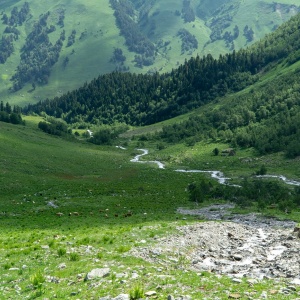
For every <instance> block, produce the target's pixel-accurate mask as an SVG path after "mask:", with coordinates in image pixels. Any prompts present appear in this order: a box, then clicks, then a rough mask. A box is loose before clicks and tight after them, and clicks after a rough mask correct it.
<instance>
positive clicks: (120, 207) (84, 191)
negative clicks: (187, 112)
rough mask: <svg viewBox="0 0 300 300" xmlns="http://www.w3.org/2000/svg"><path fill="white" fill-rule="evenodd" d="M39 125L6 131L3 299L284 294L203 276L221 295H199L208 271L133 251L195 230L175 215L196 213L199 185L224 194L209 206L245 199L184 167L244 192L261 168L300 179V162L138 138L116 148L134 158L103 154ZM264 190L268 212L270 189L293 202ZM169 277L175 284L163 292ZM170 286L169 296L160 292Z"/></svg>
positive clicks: (106, 149) (29, 122)
mask: <svg viewBox="0 0 300 300" xmlns="http://www.w3.org/2000/svg"><path fill="white" fill-rule="evenodd" d="M40 120H41V118H37V117H25V122H26V126H23V125H11V124H6V123H2V122H0V128H1V131H0V139H1V143H0V162H1V166H2V167H1V171H0V178H1V212H0V226H1V238H0V258H1V264H0V277H1V278H2V279H1V280H2V281H1V282H2V283H1V294H0V299H9V298H13V299H20V300H21V299H24V298H28V299H40V298H41V299H42V298H45V297H47V298H50V299H51V298H58V299H68V298H70V297H71V298H72V297H73V296H74V295H78V296H79V295H80V297H81V298H83V299H87V298H93V297H95V295H96V297H97V298H99V297H104V296H107V295H108V294H109V295H112V296H114V297H115V296H117V295H119V294H121V293H128V294H130V293H132V294H133V293H135V292H137V291H138V289H140V290H141V293H144V292H146V291H151V290H156V291H157V295H158V299H167V296H168V295H169V294H173V293H174V291H175V290H176V291H177V293H180V294H189V295H191V296H192V297H193V298H192V299H201V298H202V297H204V296H205V297H215V296H216V295H217V296H219V297H220V298H221V299H222V295H223V294H224V288H228V289H229V288H230V289H232V290H234V291H238V292H239V293H242V294H244V293H245V295H246V294H247V293H249V292H252V293H253V294H254V293H259V292H258V291H257V290H259V291H261V290H265V289H268V290H269V289H276V290H277V289H279V288H280V286H281V284H279V283H278V282H276V281H271V280H261V281H259V282H257V284H255V285H254V286H252V285H250V286H249V285H248V284H247V283H246V281H245V284H242V285H241V283H234V282H233V281H232V280H231V279H229V278H228V277H226V276H218V277H216V276H215V275H213V274H210V273H206V272H203V274H202V273H201V274H202V275H201V276H203V278H205V282H206V284H209V285H210V286H214V288H212V289H209V290H205V291H204V290H202V289H198V288H197V287H198V286H199V272H194V271H189V272H186V267H187V266H188V261H186V260H185V259H184V257H182V259H180V261H177V260H176V261H174V262H170V263H169V264H168V267H167V268H166V269H165V268H162V266H161V264H160V263H158V262H155V261H153V262H152V263H150V262H146V261H144V260H143V259H140V258H137V257H135V256H134V255H132V254H130V252H129V251H130V250H131V249H134V248H135V247H137V246H140V245H142V246H145V244H144V243H147V245H152V244H154V243H156V241H157V239H158V238H159V237H161V236H166V235H168V236H170V234H172V233H174V232H175V231H176V227H177V226H178V225H179V226H180V225H184V224H190V223H194V222H195V220H194V217H192V216H191V217H189V216H187V217H184V220H182V216H181V215H180V214H178V213H177V212H176V210H177V208H178V207H195V206H194V203H193V202H191V201H190V200H189V196H188V193H187V187H188V186H190V184H191V183H193V182H203V184H206V185H205V186H206V187H209V190H210V192H214V193H217V194H216V195H218V196H217V200H216V198H215V196H216V195H215V196H214V197H213V198H210V197H211V196H208V195H207V196H205V198H206V200H205V202H204V203H205V205H207V204H208V203H214V202H215V201H218V202H221V203H222V202H223V200H224V199H227V197H229V198H230V199H231V200H232V194H231V193H232V192H233V193H234V195H235V199H236V197H238V193H237V192H239V191H243V190H244V189H239V188H236V187H226V186H222V185H220V184H218V183H217V182H216V180H210V181H209V182H210V183H209V184H208V185H207V180H208V176H204V175H200V174H197V173H189V174H185V173H178V172H174V170H175V169H176V168H185V169H190V168H195V167H196V168H202V169H204V170H210V169H215V170H218V169H221V170H222V171H223V172H224V173H225V175H226V176H227V177H231V178H233V179H232V180H231V181H230V182H231V183H239V184H241V183H242V181H243V178H244V177H247V178H248V180H249V181H248V185H249V184H250V183H251V181H250V179H251V178H252V174H253V173H254V172H256V171H257V170H259V169H260V168H261V165H264V166H265V168H266V169H267V170H268V174H275V175H276V174H277V175H280V174H285V176H287V177H288V178H290V179H295V180H297V179H298V180H299V175H300V174H298V173H297V172H298V170H299V166H298V165H299V160H286V159H285V158H284V157H283V156H282V155H281V154H278V155H268V156H264V157H261V156H256V155H255V151H253V150H251V149H246V150H243V149H239V150H238V151H237V154H236V156H232V157H225V158H221V157H220V156H214V155H212V153H213V150H214V149H215V148H216V147H218V148H220V149H226V148H227V147H228V145H227V144H222V143H220V142H212V141H210V142H199V143H196V144H195V145H194V146H193V147H187V146H186V145H185V144H182V143H181V144H180V143H178V144H176V145H173V146H168V147H166V148H164V149H162V150H157V147H156V142H155V141H154V142H153V141H147V140H145V139H135V138H133V139H132V138H131V139H130V140H129V139H123V140H119V141H115V143H123V145H124V143H126V149H121V148H116V147H115V145H118V144H115V145H112V146H96V145H93V144H91V143H87V142H85V141H83V140H77V139H75V138H74V137H73V138H72V137H69V139H67V140H66V139H63V138H60V137H55V136H51V135H48V134H45V133H43V132H42V131H40V130H39V129H37V123H38V122H39V121H40ZM136 147H147V148H148V149H150V156H149V159H151V160H152V159H158V160H161V161H162V162H164V163H166V169H165V170H161V169H159V168H158V167H157V165H156V164H153V163H152V164H137V163H133V162H130V160H131V159H132V158H133V157H134V156H135V155H136V154H138V153H140V151H137V150H135V148H136ZM146 159H147V158H146ZM261 183H262V184H261V185H258V187H259V188H260V193H263V192H264V189H265V188H267V194H268V199H267V198H265V200H264V201H266V203H267V201H274V199H273V198H272V197H273V196H275V194H274V193H273V192H272V191H271V190H270V189H271V188H272V189H274V191H280V193H281V196H283V195H285V196H286V195H288V197H294V193H295V192H294V188H293V187H292V186H291V187H290V188H286V187H285V186H282V187H281V185H279V186H278V183H277V181H271V182H268V181H261ZM256 184H258V182H257V183H256ZM278 188H279V190H278ZM207 191H208V190H207ZM207 191H206V192H207ZM222 191H224V192H225V191H226V193H224V195H223V197H225V198H222V197H221V198H220V195H221V194H220V193H222ZM295 191H296V190H295ZM256 194H257V193H256ZM226 195H227V196H226ZM295 195H297V194H295ZM270 197H271V198H270ZM282 200H283V199H282ZM282 200H281V201H282ZM284 200H285V201H286V199H284ZM249 203H250V202H249ZM197 207H198V208H199V206H197ZM259 207H260V209H263V207H265V208H264V210H263V211H264V212H265V213H266V214H269V215H274V214H276V215H277V216H282V217H283V218H286V215H285V214H284V215H282V214H281V212H280V210H278V209H274V208H273V209H272V210H270V209H268V208H267V207H266V206H264V205H263V203H262V204H260V206H259ZM252 209H256V206H254V208H252ZM248 211H249V208H248ZM289 218H292V219H295V220H296V221H299V213H298V210H297V209H293V211H292V213H291V214H290V215H289ZM198 222H199V220H198ZM144 241H146V242H144ZM107 267H109V269H110V274H109V275H108V277H106V278H103V279H101V282H102V283H103V285H97V283H98V282H99V279H92V280H84V278H85V276H86V274H87V273H88V272H90V271H91V270H92V269H95V268H107ZM132 270H133V271H132ZM135 270H138V271H137V272H138V273H139V274H140V275H139V277H138V279H136V278H134V277H132V278H131V277H128V278H126V284H124V283H120V280H121V279H119V277H118V276H119V275H117V274H120V272H129V273H130V274H131V272H132V273H134V272H136V271H135ZM140 270H142V272H140ZM158 270H159V271H158ZM157 272H159V273H157ZM80 274H81V275H80ZM157 274H159V275H160V276H157ZM161 275H162V276H171V278H170V279H169V280H168V281H167V283H164V282H162V281H161ZM149 278H150V279H151V280H149ZM201 278H202V277H201ZM69 282H72V284H69ZM162 284H163V288H162V289H160V288H157V286H161V285H162ZM216 284H218V287H217V288H215V286H216ZM94 285H95V286H94ZM296 296H297V294H296V293H293V294H289V296H288V297H289V299H293V298H295V297H296ZM133 299H134V298H133ZM282 299H284V298H282ZM286 299H288V298H286Z"/></svg>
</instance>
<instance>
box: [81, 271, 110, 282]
mask: <svg viewBox="0 0 300 300" xmlns="http://www.w3.org/2000/svg"><path fill="white" fill-rule="evenodd" d="M109 275H110V269H109V268H103V269H93V270H92V271H90V272H89V273H87V274H86V276H85V281H86V280H92V279H95V278H104V277H107V276H109Z"/></svg>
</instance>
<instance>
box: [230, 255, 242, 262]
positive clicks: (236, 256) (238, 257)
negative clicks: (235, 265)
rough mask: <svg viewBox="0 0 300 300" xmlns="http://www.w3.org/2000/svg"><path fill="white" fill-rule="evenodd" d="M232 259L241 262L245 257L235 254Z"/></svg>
mask: <svg viewBox="0 0 300 300" xmlns="http://www.w3.org/2000/svg"><path fill="white" fill-rule="evenodd" d="M232 258H233V259H234V260H238V261H240V260H242V259H243V256H242V255H240V254H235V255H232Z"/></svg>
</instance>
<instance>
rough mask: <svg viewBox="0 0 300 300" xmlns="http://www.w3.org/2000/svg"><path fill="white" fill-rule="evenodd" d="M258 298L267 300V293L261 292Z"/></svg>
mask: <svg viewBox="0 0 300 300" xmlns="http://www.w3.org/2000/svg"><path fill="white" fill-rule="evenodd" d="M260 297H261V298H262V299H267V298H268V294H267V292H266V291H263V292H262V293H261V295H260Z"/></svg>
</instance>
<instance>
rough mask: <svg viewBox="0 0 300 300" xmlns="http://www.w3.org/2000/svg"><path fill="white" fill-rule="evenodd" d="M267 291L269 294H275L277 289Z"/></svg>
mask: <svg viewBox="0 0 300 300" xmlns="http://www.w3.org/2000/svg"><path fill="white" fill-rule="evenodd" d="M269 293H270V295H276V294H278V291H277V290H270V291H269Z"/></svg>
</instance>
